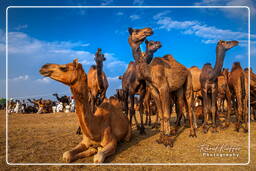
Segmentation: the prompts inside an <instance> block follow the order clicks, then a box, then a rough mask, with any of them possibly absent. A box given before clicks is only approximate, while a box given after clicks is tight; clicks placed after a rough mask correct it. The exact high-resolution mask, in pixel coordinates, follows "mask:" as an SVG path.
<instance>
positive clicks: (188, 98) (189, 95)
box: [183, 72, 197, 137]
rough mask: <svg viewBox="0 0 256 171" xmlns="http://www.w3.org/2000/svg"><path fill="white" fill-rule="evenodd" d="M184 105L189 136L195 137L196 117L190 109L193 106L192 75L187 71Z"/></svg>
mask: <svg viewBox="0 0 256 171" xmlns="http://www.w3.org/2000/svg"><path fill="white" fill-rule="evenodd" d="M183 97H184V95H183ZM184 98H185V105H186V107H187V111H188V115H189V123H190V134H189V136H190V137H196V129H195V128H196V127H197V119H196V116H195V112H194V111H193V110H192V107H193V90H192V76H191V73H190V72H189V73H188V76H187V80H186V83H185V97H184Z"/></svg>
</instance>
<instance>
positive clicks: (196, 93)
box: [188, 66, 202, 127]
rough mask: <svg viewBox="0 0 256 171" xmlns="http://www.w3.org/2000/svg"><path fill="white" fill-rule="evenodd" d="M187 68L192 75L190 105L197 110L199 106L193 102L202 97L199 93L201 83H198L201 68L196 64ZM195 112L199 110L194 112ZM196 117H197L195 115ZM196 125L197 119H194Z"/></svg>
mask: <svg viewBox="0 0 256 171" xmlns="http://www.w3.org/2000/svg"><path fill="white" fill-rule="evenodd" d="M188 70H189V71H190V73H191V76H192V92H193V93H192V95H193V97H192V101H193V102H192V104H193V105H192V107H193V109H195V108H197V109H196V110H198V108H199V107H196V104H195V103H199V104H201V103H200V101H201V99H202V94H201V83H200V74H201V72H202V70H201V69H199V68H198V67H197V66H192V67H190V68H188ZM195 113H196V114H197V113H199V112H195ZM196 118H198V117H196ZM195 124H196V127H197V121H196V123H195Z"/></svg>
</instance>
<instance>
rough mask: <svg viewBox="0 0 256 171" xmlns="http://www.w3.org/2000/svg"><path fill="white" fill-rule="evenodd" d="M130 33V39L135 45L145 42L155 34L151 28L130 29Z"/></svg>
mask: <svg viewBox="0 0 256 171" xmlns="http://www.w3.org/2000/svg"><path fill="white" fill-rule="evenodd" d="M128 31H129V33H130V37H129V39H130V40H131V41H133V42H135V43H138V42H143V41H144V40H145V39H146V37H147V36H151V35H152V34H153V30H152V29H151V28H149V27H146V28H143V29H133V28H130V27H129V28H128Z"/></svg>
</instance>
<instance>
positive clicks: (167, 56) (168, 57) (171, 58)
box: [163, 54, 174, 60]
mask: <svg viewBox="0 0 256 171" xmlns="http://www.w3.org/2000/svg"><path fill="white" fill-rule="evenodd" d="M163 58H164V59H167V60H173V59H174V58H173V56H172V55H170V54H168V55H164V57H163Z"/></svg>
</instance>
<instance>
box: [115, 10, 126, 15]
mask: <svg viewBox="0 0 256 171" xmlns="http://www.w3.org/2000/svg"><path fill="white" fill-rule="evenodd" d="M116 15H119V16H121V15H124V13H123V12H120V11H119V12H118V13H116Z"/></svg>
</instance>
